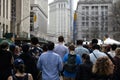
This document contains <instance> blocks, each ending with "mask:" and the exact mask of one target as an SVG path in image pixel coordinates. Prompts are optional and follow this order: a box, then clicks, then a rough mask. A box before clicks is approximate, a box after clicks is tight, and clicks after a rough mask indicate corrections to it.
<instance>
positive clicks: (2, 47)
mask: <svg viewBox="0 0 120 80" xmlns="http://www.w3.org/2000/svg"><path fill="white" fill-rule="evenodd" d="M0 48H1V49H2V50H7V49H8V48H9V44H8V42H2V43H1V45H0Z"/></svg>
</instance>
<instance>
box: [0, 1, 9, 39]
mask: <svg viewBox="0 0 120 80" xmlns="http://www.w3.org/2000/svg"><path fill="white" fill-rule="evenodd" d="M10 21H11V0H0V38H2V37H3V36H4V34H5V33H9V32H10Z"/></svg>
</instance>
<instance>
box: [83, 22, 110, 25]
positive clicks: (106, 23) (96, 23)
mask: <svg viewBox="0 0 120 80" xmlns="http://www.w3.org/2000/svg"><path fill="white" fill-rule="evenodd" d="M90 23H91V26H98V25H103V26H108V22H104V23H103V22H101V23H99V22H90ZM90 23H89V22H82V26H89V25H90Z"/></svg>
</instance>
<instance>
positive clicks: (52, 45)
mask: <svg viewBox="0 0 120 80" xmlns="http://www.w3.org/2000/svg"><path fill="white" fill-rule="evenodd" d="M47 46H48V50H53V49H54V43H53V42H48V44H47Z"/></svg>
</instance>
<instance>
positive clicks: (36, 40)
mask: <svg viewBox="0 0 120 80" xmlns="http://www.w3.org/2000/svg"><path fill="white" fill-rule="evenodd" d="M38 42H39V40H38V38H37V37H32V38H31V43H32V44H33V45H36V44H38Z"/></svg>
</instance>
